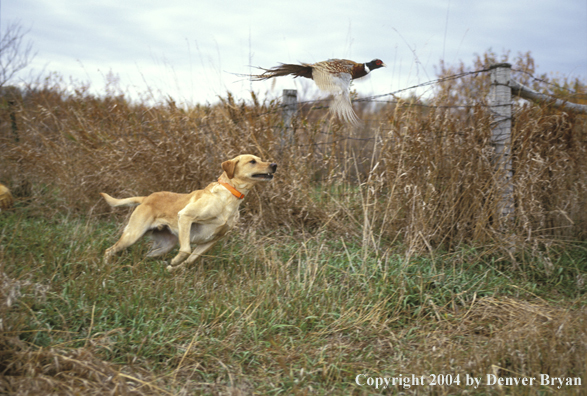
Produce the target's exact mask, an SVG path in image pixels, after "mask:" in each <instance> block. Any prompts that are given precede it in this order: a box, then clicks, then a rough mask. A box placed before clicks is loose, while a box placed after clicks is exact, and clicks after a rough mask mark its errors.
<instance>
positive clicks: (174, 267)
mask: <svg viewBox="0 0 587 396" xmlns="http://www.w3.org/2000/svg"><path fill="white" fill-rule="evenodd" d="M215 243H216V241H212V242H208V243H205V244H203V245H198V246H196V247H195V248H194V251H193V252H192V254H191V255H190V256H189V258H188V259H187V260H185V261H183V262H181V261H180V262H179V263H178V264H173V261H172V262H171V265H168V266H167V271H169V272H173V271H175V270H178V269H180V268H182V267H183V266H184V265H190V264H191V263H193V262H194V261H196V260H197V259H198V257H200V256H202V255H203V254H204V253H206V252H207V251H208V250H210V249H211V248H212V246H214V244H215Z"/></svg>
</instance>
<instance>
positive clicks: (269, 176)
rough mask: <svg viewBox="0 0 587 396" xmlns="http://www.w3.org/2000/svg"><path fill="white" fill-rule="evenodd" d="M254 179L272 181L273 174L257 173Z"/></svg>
mask: <svg viewBox="0 0 587 396" xmlns="http://www.w3.org/2000/svg"><path fill="white" fill-rule="evenodd" d="M253 177H254V178H255V179H263V180H271V179H273V173H255V174H254V175H253Z"/></svg>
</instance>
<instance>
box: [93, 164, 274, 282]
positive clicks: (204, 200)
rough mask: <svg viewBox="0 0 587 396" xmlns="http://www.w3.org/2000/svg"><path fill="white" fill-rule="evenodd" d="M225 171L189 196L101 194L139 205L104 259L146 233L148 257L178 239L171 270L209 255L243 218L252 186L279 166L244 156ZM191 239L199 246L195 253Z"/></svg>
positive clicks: (117, 202) (112, 203)
mask: <svg viewBox="0 0 587 396" xmlns="http://www.w3.org/2000/svg"><path fill="white" fill-rule="evenodd" d="M222 169H223V170H224V172H223V173H222V175H221V176H220V178H219V179H218V182H214V183H210V184H209V185H208V186H207V187H206V188H204V189H203V190H196V191H193V192H191V193H189V194H177V193H172V192H166V191H162V192H156V193H153V194H151V195H149V196H148V197H131V198H124V199H116V198H112V197H111V196H110V195H108V194H106V193H100V194H101V195H102V196H103V197H104V199H105V200H106V202H107V203H108V204H109V205H110V206H134V205H139V206H138V207H137V208H136V209H135V210H134V212H133V213H132V215H131V216H130V220H129V221H128V225H127V226H126V227H125V229H124V231H123V232H122V236H121V237H120V239H119V240H118V242H116V243H115V244H114V245H113V246H112V247H111V248H109V249H108V250H106V253H105V255H104V258H105V260H106V261H108V260H109V259H110V258H111V257H112V255H114V254H115V253H117V252H119V251H121V250H123V249H125V248H127V247H129V246H130V245H132V244H133V243H135V242H136V241H138V240H139V239H140V238H141V237H142V236H143V235H144V234H145V233H147V232H150V233H151V237H152V239H153V245H152V247H151V250H150V251H149V254H148V256H149V257H155V256H160V255H163V254H165V253H167V252H169V251H170V250H171V249H173V248H174V247H175V246H176V245H177V242H178V241H179V253H178V254H177V255H176V256H175V257H174V258H173V260H171V265H169V266H167V270H169V271H173V270H175V269H177V268H180V267H182V266H183V265H185V264H190V263H193V262H194V261H195V260H196V259H197V258H198V257H200V256H201V255H203V254H204V253H206V252H207V251H208V250H209V249H210V248H211V247H212V246H213V245H214V243H215V242H216V241H218V239H220V238H221V237H222V236H224V235H225V234H226V233H227V232H228V230H230V229H231V228H232V227H234V226H235V224H236V222H237V221H238V218H239V213H238V207H239V205H240V203H241V202H242V200H243V198H244V197H245V195H246V194H247V193H248V192H249V191H250V190H251V188H253V186H254V185H255V184H257V183H259V182H263V181H269V180H272V179H273V174H274V173H275V171H276V170H277V164H275V163H271V162H263V161H262V160H261V159H260V158H259V157H256V156H254V155H250V154H246V155H239V156H238V157H236V158H234V159H231V160H229V161H225V162H223V163H222ZM190 243H193V244H194V245H195V247H194V250H193V252H192V250H191V247H190ZM186 259H187V260H186Z"/></svg>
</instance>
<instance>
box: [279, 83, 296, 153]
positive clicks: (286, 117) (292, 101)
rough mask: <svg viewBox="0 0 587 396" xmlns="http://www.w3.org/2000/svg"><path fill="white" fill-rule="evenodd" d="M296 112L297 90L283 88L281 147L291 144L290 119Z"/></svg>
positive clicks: (291, 129) (291, 130)
mask: <svg viewBox="0 0 587 396" xmlns="http://www.w3.org/2000/svg"><path fill="white" fill-rule="evenodd" d="M297 112H298V91H297V90H295V89H284V90H283V112H282V118H283V134H282V137H281V147H282V148H283V147H284V146H285V144H291V143H292V141H293V128H292V120H293V118H294V117H295V116H296V114H297Z"/></svg>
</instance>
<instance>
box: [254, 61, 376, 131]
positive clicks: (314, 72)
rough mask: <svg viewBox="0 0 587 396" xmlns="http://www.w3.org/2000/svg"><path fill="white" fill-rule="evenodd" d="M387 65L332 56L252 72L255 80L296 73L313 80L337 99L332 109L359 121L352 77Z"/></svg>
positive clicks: (342, 115)
mask: <svg viewBox="0 0 587 396" xmlns="http://www.w3.org/2000/svg"><path fill="white" fill-rule="evenodd" d="M383 66H385V64H384V63H383V62H382V61H380V60H379V59H375V60H372V61H371V62H368V63H356V62H353V61H351V60H346V59H329V60H327V61H323V62H317V63H313V64H308V63H302V64H299V65H294V64H283V63H282V64H281V65H279V66H276V67H273V68H271V69H263V70H265V72H264V73H263V74H261V75H258V76H253V77H254V78H255V79H256V80H258V81H261V80H267V79H270V78H274V77H282V76H287V75H290V74H291V75H293V76H294V78H295V77H306V78H310V79H312V80H314V82H315V83H316V85H318V88H320V89H321V90H322V91H326V92H330V93H333V94H334V95H335V96H334V100H333V102H332V105H331V106H330V110H331V111H332V112H333V113H335V114H336V115H338V116H339V117H340V118H342V119H344V120H346V121H348V122H351V123H357V122H358V120H359V119H358V118H357V115H356V114H355V112H354V111H353V107H352V105H351V98H350V85H351V81H352V80H355V79H357V78H361V77H364V76H366V75H367V74H369V72H371V70H374V69H378V68H380V67H383Z"/></svg>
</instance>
